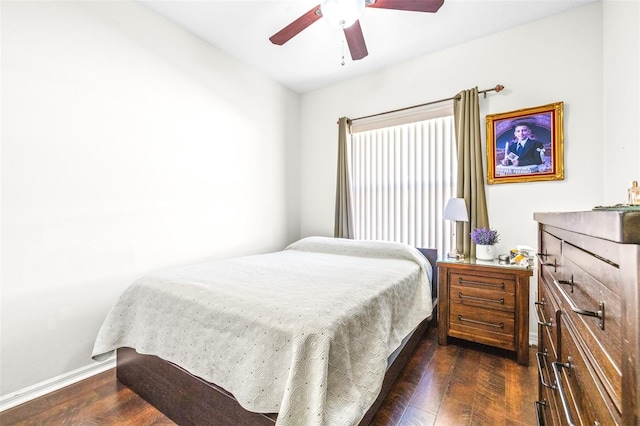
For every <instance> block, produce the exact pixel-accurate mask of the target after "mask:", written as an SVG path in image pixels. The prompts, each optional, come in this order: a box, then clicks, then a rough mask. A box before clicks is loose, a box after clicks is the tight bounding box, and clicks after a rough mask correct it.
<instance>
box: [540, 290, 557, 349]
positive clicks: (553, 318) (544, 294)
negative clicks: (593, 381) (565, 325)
mask: <svg viewBox="0 0 640 426" xmlns="http://www.w3.org/2000/svg"><path fill="white" fill-rule="evenodd" d="M538 299H539V301H538V302H536V317H537V321H538V331H539V333H538V335H539V336H542V335H543V334H544V333H543V332H546V333H548V335H549V343H548V344H547V347H548V348H549V354H550V355H552V357H553V359H554V361H555V359H556V358H557V357H558V353H559V352H560V349H559V347H558V346H559V343H560V341H559V339H558V314H559V312H560V308H559V307H558V304H557V302H556V300H555V298H554V297H553V296H552V293H551V291H550V290H549V287H548V286H547V283H546V282H545V281H543V280H539V281H538Z"/></svg>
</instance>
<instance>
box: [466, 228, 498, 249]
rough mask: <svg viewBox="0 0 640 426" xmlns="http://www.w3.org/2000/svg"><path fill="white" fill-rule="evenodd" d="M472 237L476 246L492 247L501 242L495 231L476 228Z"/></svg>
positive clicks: (472, 232)
mask: <svg viewBox="0 0 640 426" xmlns="http://www.w3.org/2000/svg"><path fill="white" fill-rule="evenodd" d="M470 235H471V240H472V241H473V242H474V243H476V245H482V246H491V245H494V244H495V243H497V242H498V241H500V235H499V234H498V231H496V230H495V229H489V228H476V229H474V230H473V231H471V234H470Z"/></svg>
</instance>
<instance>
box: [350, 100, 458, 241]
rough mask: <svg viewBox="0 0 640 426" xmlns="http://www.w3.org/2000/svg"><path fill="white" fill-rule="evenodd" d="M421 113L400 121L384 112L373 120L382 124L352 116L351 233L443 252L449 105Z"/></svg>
mask: <svg viewBox="0 0 640 426" xmlns="http://www.w3.org/2000/svg"><path fill="white" fill-rule="evenodd" d="M433 115H436V116H435V117H434V116H433ZM414 116H415V114H414ZM402 118H403V117H401V121H402ZM413 118H415V117H413ZM420 118H423V119H421V120H419V121H412V122H408V123H407V122H400V123H399V124H398V121H397V120H396V119H393V120H390V119H388V118H387V119H385V120H384V121H383V122H380V121H378V124H380V123H382V127H381V126H380V125H375V123H374V124H372V123H360V122H354V124H353V126H352V132H353V133H352V136H351V138H350V142H349V145H348V151H349V157H350V158H349V162H350V174H351V176H350V181H351V191H352V192H351V193H352V203H353V222H354V223H353V225H354V238H356V239H367V240H387V241H396V242H403V243H407V244H410V245H412V246H415V247H431V248H437V249H438V250H439V252H440V253H447V252H448V251H449V250H450V249H451V238H450V236H451V224H450V223H449V222H448V221H447V223H444V220H443V219H442V213H443V210H444V206H445V204H446V202H447V201H448V200H449V198H452V197H455V190H456V178H457V158H456V143H455V125H454V118H453V113H452V112H451V110H450V109H447V110H446V111H444V113H443V111H442V110H439V111H436V112H435V113H434V112H433V111H430V112H429V116H428V117H427V118H426V119H424V115H422V116H420ZM404 119H405V120H406V116H405V117H404Z"/></svg>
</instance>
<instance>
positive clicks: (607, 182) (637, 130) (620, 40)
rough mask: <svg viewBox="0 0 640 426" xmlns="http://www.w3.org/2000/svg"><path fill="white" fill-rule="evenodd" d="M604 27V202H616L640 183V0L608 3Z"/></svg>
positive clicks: (606, 3) (604, 14)
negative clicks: (637, 182) (627, 190)
mask: <svg viewBox="0 0 640 426" xmlns="http://www.w3.org/2000/svg"><path fill="white" fill-rule="evenodd" d="M603 28H604V37H603V44H604V55H603V64H602V65H603V78H602V80H603V96H602V98H603V104H602V109H603V114H602V118H603V124H604V126H603V134H602V144H603V162H604V170H603V176H602V179H603V182H604V198H603V204H604V205H613V204H617V203H624V202H626V201H627V194H626V192H625V189H626V188H628V187H629V185H630V182H631V181H633V180H637V181H640V168H639V167H638V165H639V164H640V142H639V139H640V78H638V76H640V1H638V0H607V1H605V2H604V3H603Z"/></svg>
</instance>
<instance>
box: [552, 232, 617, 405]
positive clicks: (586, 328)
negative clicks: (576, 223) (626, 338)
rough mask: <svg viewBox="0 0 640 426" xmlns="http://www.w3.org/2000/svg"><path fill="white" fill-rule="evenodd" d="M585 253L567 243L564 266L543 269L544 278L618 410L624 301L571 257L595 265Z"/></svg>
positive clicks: (597, 260)
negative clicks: (622, 307)
mask: <svg viewBox="0 0 640 426" xmlns="http://www.w3.org/2000/svg"><path fill="white" fill-rule="evenodd" d="M585 255H588V254H585V253H580V252H579V249H577V248H575V247H572V246H571V245H569V244H565V245H564V247H563V258H562V265H561V266H559V267H557V268H555V269H556V271H555V272H554V268H553V267H549V266H546V267H543V268H541V277H542V281H543V282H544V283H545V284H546V285H547V286H549V288H550V291H551V292H552V293H553V294H555V295H556V296H557V298H558V300H559V302H560V309H561V312H562V313H563V315H566V316H567V317H568V319H569V320H570V321H571V323H572V324H573V326H574V327H575V329H576V331H577V333H578V336H579V339H580V340H581V342H582V346H583V347H584V348H585V352H586V357H587V359H589V360H590V361H591V363H592V364H593V365H594V369H595V372H596V374H597V375H598V377H599V378H600V380H601V381H602V382H603V385H604V388H605V389H606V390H607V392H608V393H609V394H610V395H611V398H612V399H613V401H614V403H615V404H616V406H617V407H618V409H621V408H622V407H621V404H622V373H621V361H622V359H621V357H622V355H621V354H622V348H621V343H622V337H621V323H620V315H621V313H620V306H621V303H620V300H619V297H618V296H617V295H616V294H614V293H613V292H612V290H611V289H610V288H608V287H607V286H605V285H603V284H602V283H600V282H599V281H597V280H596V279H595V278H593V276H591V275H590V274H589V273H587V272H586V271H585V270H584V269H583V268H582V267H581V266H579V265H577V264H576V263H574V261H573V260H572V259H575V260H579V261H581V262H582V266H585V267H590V266H592V265H587V264H586V260H585V259H581V256H585ZM588 256H590V255H588ZM590 257H591V262H594V263H595V262H601V261H600V260H599V259H597V258H595V257H593V256H590ZM576 311H578V312H582V314H580V313H578V312H576ZM585 312H586V313H587V314H586V315H585ZM592 314H596V315H601V316H603V317H604V323H603V327H602V326H601V325H602V321H603V320H602V319H601V318H598V317H596V316H591V315H592Z"/></svg>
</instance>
